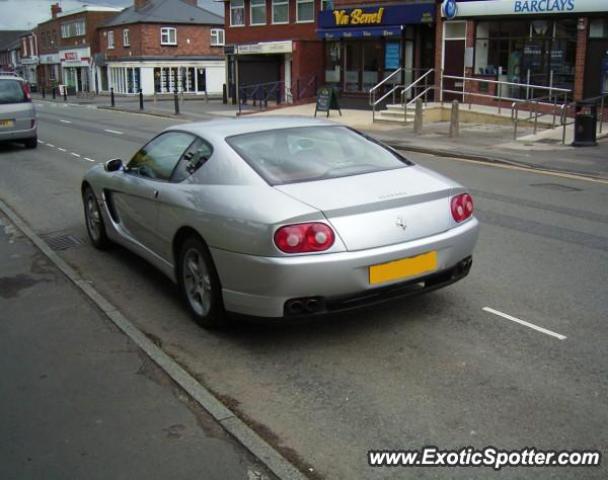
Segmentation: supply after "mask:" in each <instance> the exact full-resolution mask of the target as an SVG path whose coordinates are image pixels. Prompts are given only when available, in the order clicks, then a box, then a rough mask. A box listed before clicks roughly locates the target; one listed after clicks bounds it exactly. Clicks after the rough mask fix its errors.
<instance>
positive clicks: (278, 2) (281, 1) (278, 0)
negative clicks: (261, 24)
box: [270, 0, 290, 25]
mask: <svg viewBox="0 0 608 480" xmlns="http://www.w3.org/2000/svg"><path fill="white" fill-rule="evenodd" d="M271 1H272V5H271V10H272V12H271V15H270V16H271V22H272V24H273V25H287V24H288V23H289V17H290V15H289V0H271ZM283 5H285V6H287V20H285V21H282V22H277V21H276V20H275V16H274V7H277V6H283Z"/></svg>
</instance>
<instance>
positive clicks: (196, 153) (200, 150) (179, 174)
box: [171, 138, 213, 183]
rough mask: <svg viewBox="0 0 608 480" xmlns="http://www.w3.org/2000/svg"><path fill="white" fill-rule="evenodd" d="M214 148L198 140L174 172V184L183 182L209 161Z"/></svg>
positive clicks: (187, 151)
mask: <svg viewBox="0 0 608 480" xmlns="http://www.w3.org/2000/svg"><path fill="white" fill-rule="evenodd" d="M212 153H213V148H212V147H211V145H209V144H208V143H207V142H205V141H204V140H202V139H200V138H197V139H196V140H195V141H194V142H193V143H192V145H190V147H189V148H188V150H186V152H185V153H184V155H183V156H182V158H181V159H180V161H179V163H178V164H177V166H176V167H175V170H174V171H173V176H172V177H171V181H172V182H176V183H179V182H183V181H184V180H185V179H186V178H188V177H189V176H190V175H192V174H193V173H194V172H196V171H197V170H198V169H199V168H200V167H202V166H203V165H204V163H205V162H206V161H207V160H209V158H210V157H211V154H212Z"/></svg>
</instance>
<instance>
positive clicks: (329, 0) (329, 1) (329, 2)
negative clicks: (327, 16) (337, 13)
mask: <svg viewBox="0 0 608 480" xmlns="http://www.w3.org/2000/svg"><path fill="white" fill-rule="evenodd" d="M325 6H327V7H329V8H326V7H325ZM319 8H320V9H321V11H322V12H326V11H328V10H333V8H334V2H333V0H321V2H320V3H319Z"/></svg>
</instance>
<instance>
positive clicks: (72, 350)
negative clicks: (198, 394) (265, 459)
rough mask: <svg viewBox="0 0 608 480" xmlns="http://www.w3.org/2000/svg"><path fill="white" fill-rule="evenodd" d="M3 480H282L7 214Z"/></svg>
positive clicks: (0, 295) (0, 323)
mask: <svg viewBox="0 0 608 480" xmlns="http://www.w3.org/2000/svg"><path fill="white" fill-rule="evenodd" d="M0 376H1V377H2V386H1V387H0V392H1V394H0V411H2V415H0V432H2V435H1V436H0V478H2V479H3V480H13V479H15V480H17V479H18V480H24V479H42V478H44V479H58V480H59V479H86V480H94V479H104V480H106V479H113V480H118V479H129V480H132V479H133V480H135V479H146V480H153V479H159V480H161V479H162V480H165V479H172V480H176V479H188V480H190V479H205V480H214V479H217V480H231V479H234V480H237V479H238V480H262V479H271V478H275V477H274V476H271V475H270V474H268V473H267V471H266V470H265V468H264V467H262V466H261V465H260V464H259V463H258V462H257V460H256V459H254V458H253V457H252V456H251V455H250V454H249V453H248V452H247V451H245V450H244V448H243V447H242V446H240V445H239V444H237V443H236V442H235V441H234V440H233V439H232V437H230V436H228V435H227V434H226V433H225V431H224V430H223V429H222V428H221V427H220V426H218V424H217V423H216V422H215V421H214V420H212V419H211V417H210V416H209V415H208V414H207V413H206V412H205V411H203V410H202V409H201V408H200V407H199V406H198V405H197V404H195V403H194V402H193V401H191V400H190V399H189V397H187V396H186V395H185V394H184V393H183V391H181V390H180V389H179V388H177V387H176V386H175V384H173V383H172V381H171V380H170V379H169V378H168V377H167V376H166V375H165V373H164V372H163V371H162V370H160V369H159V368H158V367H157V366H156V365H155V364H154V363H152V362H151V361H150V360H149V359H148V357H146V356H145V355H143V354H142V352H141V351H140V350H139V349H138V348H137V347H135V346H134V345H133V344H132V343H131V341H130V340H128V339H127V337H126V336H125V335H123V334H122V333H121V332H119V331H118V330H117V329H116V328H115V327H114V326H113V325H112V324H111V323H110V322H109V321H108V320H107V319H106V318H105V317H104V316H102V315H101V313H100V312H99V310H97V309H96V308H95V307H94V306H93V305H92V304H91V303H90V302H89V301H88V300H87V299H86V298H85V297H84V296H83V295H82V294H81V293H80V292H79V291H78V290H77V289H76V287H75V286H74V285H73V284H71V283H70V282H69V281H68V280H67V279H66V278H65V277H64V275H63V274H62V273H60V272H59V271H58V270H57V269H56V268H55V267H54V266H53V265H52V264H51V263H50V262H49V261H48V260H47V259H46V257H44V256H43V255H42V254H41V253H40V252H39V251H38V250H37V249H36V248H34V246H33V245H32V244H31V243H30V242H29V240H27V239H26V238H25V237H23V236H22V235H21V234H20V233H19V232H18V231H16V229H15V228H14V227H13V226H12V224H10V223H9V222H8V221H7V219H6V218H5V217H3V216H1V215H0Z"/></svg>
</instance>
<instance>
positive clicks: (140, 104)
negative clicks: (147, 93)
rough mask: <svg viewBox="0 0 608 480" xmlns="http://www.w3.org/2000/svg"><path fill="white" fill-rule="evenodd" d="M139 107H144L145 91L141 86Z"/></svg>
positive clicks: (141, 108)
mask: <svg viewBox="0 0 608 480" xmlns="http://www.w3.org/2000/svg"><path fill="white" fill-rule="evenodd" d="M139 109H140V110H143V109H144V92H143V90H142V89H141V88H140V89H139Z"/></svg>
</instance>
